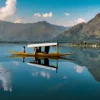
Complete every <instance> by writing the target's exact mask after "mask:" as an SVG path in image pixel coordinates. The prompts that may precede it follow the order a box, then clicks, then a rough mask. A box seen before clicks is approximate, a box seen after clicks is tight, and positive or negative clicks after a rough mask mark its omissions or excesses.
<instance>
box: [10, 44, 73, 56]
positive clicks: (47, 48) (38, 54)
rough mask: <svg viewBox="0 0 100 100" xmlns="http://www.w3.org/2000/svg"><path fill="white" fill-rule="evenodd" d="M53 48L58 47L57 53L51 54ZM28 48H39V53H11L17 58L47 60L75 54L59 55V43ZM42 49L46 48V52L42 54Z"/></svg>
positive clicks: (31, 45)
mask: <svg viewBox="0 0 100 100" xmlns="http://www.w3.org/2000/svg"><path fill="white" fill-rule="evenodd" d="M51 46H56V47H57V51H56V52H52V53H49V50H50V47H51ZM27 47H28V48H35V47H37V48H38V50H39V52H37V53H35V54H34V53H27V52H26V53H24V52H17V51H9V52H12V54H13V55H17V56H23V57H45V58H50V57H51V58H52V57H64V56H68V55H72V54H74V53H59V45H58V43H39V44H29V45H28V46H27ZM42 47H44V48H45V50H44V52H45V53H43V52H41V49H42Z"/></svg>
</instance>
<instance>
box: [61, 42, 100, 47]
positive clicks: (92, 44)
mask: <svg viewBox="0 0 100 100" xmlns="http://www.w3.org/2000/svg"><path fill="white" fill-rule="evenodd" d="M60 46H68V47H83V48H84V47H86V48H100V42H86V41H84V42H72V43H60Z"/></svg>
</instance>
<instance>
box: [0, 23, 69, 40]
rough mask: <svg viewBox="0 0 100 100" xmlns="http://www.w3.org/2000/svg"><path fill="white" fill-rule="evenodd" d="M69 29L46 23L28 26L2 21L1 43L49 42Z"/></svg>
mask: <svg viewBox="0 0 100 100" xmlns="http://www.w3.org/2000/svg"><path fill="white" fill-rule="evenodd" d="M67 29H68V28H66V27H63V26H57V25H52V24H50V23H48V22H46V21H40V22H37V23H27V24H18V23H11V22H5V21H0V41H47V40H51V39H53V38H54V37H56V36H57V35H58V34H60V33H62V32H64V31H65V30H67Z"/></svg>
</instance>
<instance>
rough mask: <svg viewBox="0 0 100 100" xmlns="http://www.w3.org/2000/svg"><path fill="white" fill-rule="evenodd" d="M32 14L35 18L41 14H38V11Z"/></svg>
mask: <svg viewBox="0 0 100 100" xmlns="http://www.w3.org/2000/svg"><path fill="white" fill-rule="evenodd" d="M33 16H34V17H35V18H37V17H41V14H40V13H35V14H34V15H33Z"/></svg>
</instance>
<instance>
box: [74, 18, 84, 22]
mask: <svg viewBox="0 0 100 100" xmlns="http://www.w3.org/2000/svg"><path fill="white" fill-rule="evenodd" d="M76 22H77V23H83V22H86V21H85V19H83V18H79V19H77V20H76Z"/></svg>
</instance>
